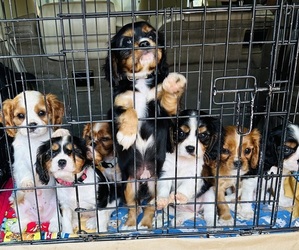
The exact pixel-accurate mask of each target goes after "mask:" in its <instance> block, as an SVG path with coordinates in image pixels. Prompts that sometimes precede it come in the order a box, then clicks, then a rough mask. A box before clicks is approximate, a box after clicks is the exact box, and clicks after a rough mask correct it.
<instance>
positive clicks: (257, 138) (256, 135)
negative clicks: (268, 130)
mask: <svg viewBox="0 0 299 250" xmlns="http://www.w3.org/2000/svg"><path fill="white" fill-rule="evenodd" d="M250 136H251V138H252V141H253V154H252V157H251V162H250V165H251V168H253V169H255V168H257V166H258V163H259V156H260V142H261V134H260V132H259V130H258V129H253V130H252V131H251V132H250Z"/></svg>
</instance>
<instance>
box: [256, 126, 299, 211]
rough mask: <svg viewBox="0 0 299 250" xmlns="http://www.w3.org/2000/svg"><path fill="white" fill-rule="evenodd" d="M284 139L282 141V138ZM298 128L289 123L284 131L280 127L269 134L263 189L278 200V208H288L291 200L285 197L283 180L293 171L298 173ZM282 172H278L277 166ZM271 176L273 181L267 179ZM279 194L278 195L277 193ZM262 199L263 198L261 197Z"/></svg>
mask: <svg viewBox="0 0 299 250" xmlns="http://www.w3.org/2000/svg"><path fill="white" fill-rule="evenodd" d="M284 132H285V138H284V140H283V141H282V138H283V136H284ZM298 146H299V126H298V125H297V124H291V123H289V124H288V125H287V126H286V129H285V130H283V127H282V126H278V127H276V128H274V129H272V130H271V131H270V133H269V136H268V140H267V144H266V153H265V161H264V162H265V164H264V176H265V177H267V178H266V179H267V181H266V179H263V182H264V184H263V189H264V188H265V189H266V191H268V192H269V193H270V194H271V195H273V196H274V197H277V198H279V206H282V207H290V206H292V205H293V199H291V198H289V197H286V196H285V193H284V181H285V178H286V177H287V176H288V175H290V174H291V173H292V172H293V171H299V164H298V162H299V147H298ZM280 163H281V164H282V170H281V171H279V165H280ZM271 175H272V176H273V180H271V179H269V177H270V176H271ZM280 178H281V185H280V188H279V190H278V183H279V180H280ZM278 192H279V195H277V193H278ZM262 198H263V197H262Z"/></svg>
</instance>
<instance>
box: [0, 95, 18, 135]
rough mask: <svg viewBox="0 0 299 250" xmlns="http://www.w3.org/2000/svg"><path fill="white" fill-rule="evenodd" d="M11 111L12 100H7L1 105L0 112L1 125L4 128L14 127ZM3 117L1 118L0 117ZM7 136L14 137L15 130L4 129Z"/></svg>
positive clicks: (12, 106)
mask: <svg viewBox="0 0 299 250" xmlns="http://www.w3.org/2000/svg"><path fill="white" fill-rule="evenodd" d="M13 110H14V100H13V99H7V100H5V101H4V102H3V103H2V112H1V116H0V117H1V123H3V125H4V126H6V127H10V126H14V125H15V124H14V123H13V116H14V114H13ZM2 115H3V117H2ZM6 132H7V134H8V135H9V136H10V137H15V135H16V133H17V130H16V129H13V128H10V129H6Z"/></svg>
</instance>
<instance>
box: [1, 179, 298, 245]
mask: <svg viewBox="0 0 299 250" xmlns="http://www.w3.org/2000/svg"><path fill="white" fill-rule="evenodd" d="M297 183H298V182H297V180H296V179H295V178H294V177H290V178H288V179H287V181H286V182H285V184H284V185H285V192H286V193H287V195H288V196H289V197H294V195H295V205H294V208H293V210H292V211H290V210H286V209H278V211H277V216H276V217H275V220H273V213H272V209H273V207H272V206H270V205H260V206H259V219H258V224H259V226H260V227H263V226H264V227H265V228H270V227H271V228H289V227H299V218H298V214H299V187H298V185H297ZM12 186H13V184H12V181H11V180H9V181H8V182H7V183H6V186H5V187H4V189H11V188H12ZM10 194H11V191H1V192H0V204H1V206H0V220H1V221H2V225H1V230H0V242H9V241H21V240H28V241H32V240H50V239H62V238H73V237H79V235H78V234H75V233H74V234H67V233H63V232H61V233H50V232H49V231H48V226H49V223H42V224H41V225H38V224H37V223H36V222H31V223H29V224H28V225H27V229H26V231H25V232H24V233H23V234H22V236H21V235H20V234H17V233H12V232H11V231H10V226H11V225H12V223H15V222H16V221H17V219H16V216H15V211H14V209H13V208H12V207H11V205H10V204H9V200H8V198H9V196H10ZM253 206H254V205H253ZM127 211H128V210H127V209H126V208H125V207H120V208H119V209H118V210H117V211H114V212H113V213H112V216H111V220H110V225H109V227H108V234H110V235H111V234H113V233H117V234H119V233H121V234H122V233H123V234H127V235H128V234H131V235H132V236H137V235H138V234H143V233H146V234H149V233H150V234H161V233H168V234H172V235H175V234H178V235H182V234H188V233H192V234H193V235H195V236H196V232H200V233H201V234H198V235H201V237H205V234H204V233H205V232H208V229H207V228H206V227H205V225H206V224H205V221H204V220H203V219H202V218H201V216H200V215H199V216H198V217H197V218H196V221H195V222H194V220H187V221H185V222H184V223H183V225H182V226H181V227H178V228H174V227H172V226H171V223H170V222H169V221H166V222H165V223H164V225H162V226H161V227H160V228H157V229H153V230H151V231H149V230H139V231H135V232H132V231H130V232H128V231H122V228H123V225H124V222H125V221H126V218H127ZM231 213H232V216H233V217H234V212H233V210H232V211H231ZM141 217H142V214H140V216H139V218H138V219H139V220H140V218H141ZM172 218H173V217H172V216H170V219H172ZM253 224H254V222H253V220H242V219H240V218H236V226H235V227H234V228H232V227H223V228H221V230H222V231H223V232H224V233H223V234H221V233H218V234H217V236H215V237H227V236H228V235H230V236H234V235H237V234H236V233H235V234H227V233H225V231H231V230H232V229H234V232H236V229H238V228H239V229H240V230H242V229H246V227H247V228H252V227H251V226H252V225H253ZM82 230H85V228H84V221H83V222H82ZM217 230H218V229H217ZM85 231H86V232H87V233H89V231H88V230H85ZM101 236H103V237H105V236H107V234H101Z"/></svg>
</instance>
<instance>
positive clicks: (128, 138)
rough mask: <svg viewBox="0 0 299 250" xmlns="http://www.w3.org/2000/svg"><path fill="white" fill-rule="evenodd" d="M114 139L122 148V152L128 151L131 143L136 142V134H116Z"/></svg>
mask: <svg viewBox="0 0 299 250" xmlns="http://www.w3.org/2000/svg"><path fill="white" fill-rule="evenodd" d="M116 139H117V141H118V143H119V144H120V145H121V146H122V147H123V150H126V149H128V148H129V147H131V146H132V145H133V143H134V142H135V140H136V133H132V134H130V135H129V134H124V133H122V132H118V133H117V134H116Z"/></svg>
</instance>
